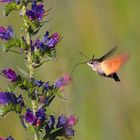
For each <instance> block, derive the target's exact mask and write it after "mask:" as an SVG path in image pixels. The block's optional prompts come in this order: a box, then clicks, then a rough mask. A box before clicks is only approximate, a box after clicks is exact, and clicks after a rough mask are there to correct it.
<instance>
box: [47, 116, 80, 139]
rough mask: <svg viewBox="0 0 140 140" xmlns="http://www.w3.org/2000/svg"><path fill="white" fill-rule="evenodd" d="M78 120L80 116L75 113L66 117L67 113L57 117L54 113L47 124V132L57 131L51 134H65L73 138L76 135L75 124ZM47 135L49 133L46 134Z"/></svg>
mask: <svg viewBox="0 0 140 140" xmlns="http://www.w3.org/2000/svg"><path fill="white" fill-rule="evenodd" d="M77 122H78V118H76V117H75V116H74V115H71V116H69V117H66V116H65V115H61V116H59V117H58V118H57V119H55V117H54V116H53V115H51V116H50V117H49V120H48V123H47V125H46V134H48V135H49V133H48V132H51V131H53V130H54V129H56V131H55V132H54V133H53V134H51V135H56V134H57V135H58V136H65V137H66V138H71V137H72V136H74V132H75V131H74V130H73V126H74V125H75V124H76V123H77ZM46 136H47V135H46Z"/></svg>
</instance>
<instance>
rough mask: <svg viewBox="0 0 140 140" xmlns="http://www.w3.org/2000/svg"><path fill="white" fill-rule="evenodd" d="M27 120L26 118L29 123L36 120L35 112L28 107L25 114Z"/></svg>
mask: <svg viewBox="0 0 140 140" xmlns="http://www.w3.org/2000/svg"><path fill="white" fill-rule="evenodd" d="M25 120H26V122H28V123H29V124H33V123H34V121H35V116H34V113H33V112H32V111H31V110H30V109H27V112H26V114H25Z"/></svg>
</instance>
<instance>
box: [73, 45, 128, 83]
mask: <svg viewBox="0 0 140 140" xmlns="http://www.w3.org/2000/svg"><path fill="white" fill-rule="evenodd" d="M116 48H117V47H114V48H113V49H111V50H110V51H109V52H107V53H106V54H105V55H103V56H102V57H100V58H94V56H93V57H92V59H90V60H89V61H87V62H82V63H77V64H76V65H75V66H74V68H73V70H72V72H73V71H74V69H75V68H76V67H77V66H78V65H80V64H87V65H88V66H90V67H91V68H92V70H93V71H95V72H97V73H98V74H99V75H101V76H103V77H109V78H113V79H114V80H115V81H117V82H118V81H120V79H119V77H118V75H117V71H118V70H119V69H120V68H121V66H122V65H123V64H124V63H125V62H126V61H127V60H128V58H129V54H127V53H122V54H120V55H117V56H114V57H112V58H108V57H109V56H111V55H112V53H113V52H114V51H115V50H116ZM81 54H82V55H84V54H83V53H81ZM84 56H85V55H84ZM85 57H86V58H87V56H85Z"/></svg>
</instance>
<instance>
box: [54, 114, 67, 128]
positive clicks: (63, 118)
mask: <svg viewBox="0 0 140 140" xmlns="http://www.w3.org/2000/svg"><path fill="white" fill-rule="evenodd" d="M66 124H67V117H66V116H65V115H61V116H60V117H59V118H58V123H57V125H56V127H57V128H59V127H63V126H65V125H66Z"/></svg>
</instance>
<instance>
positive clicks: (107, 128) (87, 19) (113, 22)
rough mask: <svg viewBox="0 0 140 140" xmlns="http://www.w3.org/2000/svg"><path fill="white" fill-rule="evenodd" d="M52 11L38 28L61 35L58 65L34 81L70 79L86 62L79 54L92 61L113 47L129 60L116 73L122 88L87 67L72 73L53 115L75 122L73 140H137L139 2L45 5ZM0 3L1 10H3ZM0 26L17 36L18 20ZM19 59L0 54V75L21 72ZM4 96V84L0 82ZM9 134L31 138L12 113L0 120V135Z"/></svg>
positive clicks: (78, 0) (56, 1) (18, 139)
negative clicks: (71, 117)
mask: <svg viewBox="0 0 140 140" xmlns="http://www.w3.org/2000/svg"><path fill="white" fill-rule="evenodd" d="M45 6H46V7H47V8H48V9H49V8H51V7H52V8H53V9H52V10H51V12H50V14H49V16H48V19H49V22H48V24H47V25H46V26H45V27H43V28H42V30H41V32H40V33H41V34H44V33H45V31H46V30H49V31H51V32H54V31H58V32H62V35H63V40H62V41H61V43H60V44H59V45H58V46H57V61H52V62H48V63H47V64H44V65H43V66H41V68H40V69H37V70H36V72H35V73H36V78H38V79H39V78H40V79H42V80H44V81H48V80H51V81H55V80H56V79H57V78H58V77H60V76H61V75H63V74H64V73H69V72H70V71H71V70H72V67H73V66H74V64H75V63H78V62H82V61H85V58H84V57H82V56H81V55H79V51H82V52H84V53H85V54H86V55H87V56H89V57H91V56H92V55H93V54H95V56H96V57H100V56H102V55H103V54H104V53H106V52H107V51H108V50H110V49H111V48H112V47H113V46H116V45H117V46H119V48H118V51H117V52H116V54H117V53H119V52H123V51H127V52H129V53H130V54H131V57H130V59H129V61H128V62H127V63H126V64H125V66H124V67H122V69H121V70H120V71H119V72H118V75H119V76H120V79H121V82H118V83H117V82H115V81H114V80H112V79H108V78H102V77H100V76H98V75H97V74H96V73H94V72H93V71H92V70H91V69H90V68H89V67H88V66H87V65H81V66H79V67H78V68H77V69H76V70H75V72H74V81H73V83H72V84H71V85H70V86H69V87H67V88H66V90H65V93H64V94H65V95H64V96H65V97H66V98H67V100H65V101H63V100H62V101H61V100H60V99H56V100H55V102H54V103H53V104H52V105H51V108H52V110H53V111H52V112H56V113H58V114H62V113H63V112H65V113H66V114H67V115H69V114H71V113H74V114H76V115H77V116H79V123H78V124H77V125H76V127H75V130H76V133H75V137H74V140H85V139H86V140H140V74H139V72H140V1H139V0H133V1H132V0H47V2H46V4H45ZM2 7H3V6H2V4H1V3H0V9H2ZM0 19H1V20H0V25H9V24H12V26H13V27H14V29H15V32H16V34H19V33H20V23H21V21H20V18H18V16H17V14H15V12H13V16H9V17H8V18H4V17H3V16H2V15H0ZM23 58H24V57H21V56H19V55H18V54H17V55H16V56H15V54H11V53H7V54H0V69H2V68H6V67H11V68H14V69H16V68H17V67H21V68H24V66H23V64H24V62H23ZM0 85H1V86H0V87H1V88H2V89H3V90H4V88H5V87H6V86H7V81H6V80H5V79H4V78H3V77H0ZM9 134H11V135H12V136H13V137H15V140H31V139H32V135H31V133H30V132H27V131H26V130H25V129H24V128H23V127H22V126H21V125H20V121H19V118H18V117H17V116H16V115H15V114H14V113H9V114H8V115H7V116H6V117H5V118H0V135H1V136H8V135H9Z"/></svg>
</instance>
